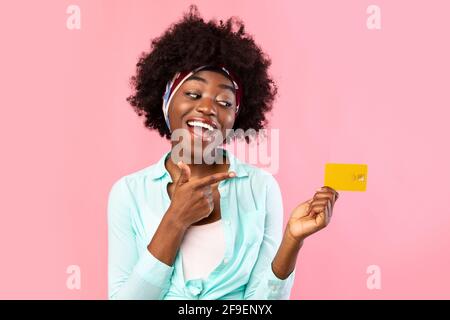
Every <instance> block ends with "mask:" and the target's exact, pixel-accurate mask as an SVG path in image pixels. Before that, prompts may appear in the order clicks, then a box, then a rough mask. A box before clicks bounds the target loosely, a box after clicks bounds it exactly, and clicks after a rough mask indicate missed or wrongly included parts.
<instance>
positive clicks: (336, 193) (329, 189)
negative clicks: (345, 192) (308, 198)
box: [316, 186, 339, 200]
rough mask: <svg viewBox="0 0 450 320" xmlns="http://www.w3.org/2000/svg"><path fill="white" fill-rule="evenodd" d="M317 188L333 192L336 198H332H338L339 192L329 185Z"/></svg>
mask: <svg viewBox="0 0 450 320" xmlns="http://www.w3.org/2000/svg"><path fill="white" fill-rule="evenodd" d="M319 190H321V191H328V192H331V193H333V194H334V196H335V197H336V199H334V200H337V199H338V198H339V192H337V191H336V190H334V189H333V188H332V187H329V186H323V187H322V188H319V189H317V190H316V191H319Z"/></svg>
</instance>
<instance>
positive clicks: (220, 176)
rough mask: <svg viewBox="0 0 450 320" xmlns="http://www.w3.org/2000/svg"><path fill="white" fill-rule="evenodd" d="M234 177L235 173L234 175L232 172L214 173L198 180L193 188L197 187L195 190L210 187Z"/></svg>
mask: <svg viewBox="0 0 450 320" xmlns="http://www.w3.org/2000/svg"><path fill="white" fill-rule="evenodd" d="M234 176H236V173H234V172H220V173H215V174H212V175H210V176H207V177H204V178H201V179H199V180H198V181H197V182H196V183H195V187H197V188H201V187H205V186H207V185H212V184H214V183H217V182H220V181H223V180H226V179H229V178H233V177H234Z"/></svg>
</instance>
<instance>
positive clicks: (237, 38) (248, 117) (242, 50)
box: [126, 5, 277, 143]
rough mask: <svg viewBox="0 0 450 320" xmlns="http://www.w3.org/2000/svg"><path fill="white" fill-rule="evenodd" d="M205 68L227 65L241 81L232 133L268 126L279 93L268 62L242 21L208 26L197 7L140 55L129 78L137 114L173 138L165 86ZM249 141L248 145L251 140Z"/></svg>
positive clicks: (164, 135)
mask: <svg viewBox="0 0 450 320" xmlns="http://www.w3.org/2000/svg"><path fill="white" fill-rule="evenodd" d="M202 65H224V66H226V67H227V69H229V70H231V71H232V72H233V73H234V74H235V75H236V76H237V77H238V79H239V80H240V82H241V85H242V87H243V96H242V101H241V104H240V110H239V113H238V115H237V117H236V120H235V123H234V126H233V129H235V130H236V129H242V130H243V131H247V130H248V129H254V130H256V131H258V130H260V129H263V128H264V127H265V126H266V125H267V120H266V117H265V114H266V112H268V111H271V110H272V106H273V102H274V100H275V96H276V95H277V86H276V84H275V82H274V81H273V79H272V78H271V77H270V76H269V74H268V68H269V66H270V65H271V60H270V58H268V57H267V55H266V54H265V53H264V52H263V51H262V50H261V48H260V47H259V46H258V45H257V44H256V43H255V41H254V40H253V38H252V36H250V35H249V34H248V33H246V32H245V27H244V23H243V22H242V21H241V20H240V19H238V18H236V17H231V18H229V19H228V20H227V21H226V22H225V23H224V22H223V21H222V20H220V21H219V23H217V21H216V20H215V19H213V20H210V21H209V22H205V21H204V20H203V18H202V17H201V16H200V14H199V12H198V8H197V7H196V6H195V5H191V6H190V8H189V11H188V12H187V13H185V14H184V15H183V18H182V19H181V20H180V21H178V22H177V23H174V24H172V25H171V26H170V27H169V28H168V29H167V30H166V31H165V32H164V34H163V35H162V36H160V37H158V38H155V39H153V40H152V41H151V50H150V52H148V53H147V52H144V53H142V55H141V56H140V58H139V61H138V63H137V64H136V75H134V76H132V77H131V80H130V85H131V86H132V88H133V89H134V90H133V94H132V95H130V96H129V97H128V98H127V99H126V100H127V101H128V102H129V103H130V105H131V106H132V107H133V108H134V110H135V111H136V113H137V114H138V115H139V116H142V115H145V118H146V120H145V126H146V127H147V128H149V129H156V130H158V131H159V134H160V135H161V137H166V138H167V139H170V131H169V129H168V128H167V126H166V123H165V121H164V115H163V112H162V96H163V93H164V90H165V86H166V84H167V82H168V81H169V80H170V79H172V77H173V75H174V74H175V73H176V72H178V71H184V70H193V69H194V68H196V67H199V66H202ZM245 140H246V142H247V143H248V142H249V139H248V137H245Z"/></svg>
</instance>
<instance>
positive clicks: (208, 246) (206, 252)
mask: <svg viewBox="0 0 450 320" xmlns="http://www.w3.org/2000/svg"><path fill="white" fill-rule="evenodd" d="M180 250H181V253H182V258H183V272H184V278H185V280H186V281H187V280H190V279H199V278H203V279H206V278H207V277H208V276H209V274H210V273H211V272H212V271H213V270H214V269H215V268H216V267H217V266H218V265H219V264H220V263H221V262H222V260H223V257H224V255H225V236H224V232H223V226H222V219H220V220H217V221H215V222H212V223H208V224H203V225H199V226H190V227H189V228H188V229H187V231H186V233H185V235H184V239H183V242H182V243H181V245H180Z"/></svg>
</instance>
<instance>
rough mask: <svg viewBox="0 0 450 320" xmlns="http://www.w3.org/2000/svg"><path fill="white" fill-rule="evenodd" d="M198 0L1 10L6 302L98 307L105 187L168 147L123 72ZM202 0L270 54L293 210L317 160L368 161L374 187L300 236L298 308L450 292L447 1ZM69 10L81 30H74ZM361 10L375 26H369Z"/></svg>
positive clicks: (283, 173) (28, 4) (310, 188)
mask: <svg viewBox="0 0 450 320" xmlns="http://www.w3.org/2000/svg"><path fill="white" fill-rule="evenodd" d="M191 2H193V1H192V0H191V1H128V0H127V1H124V0H123V1H113V0H102V1H100V0H97V1H93V0H89V1H87V0H83V1H81V0H77V1H62V0H52V1H51V0H47V1H8V2H7V3H6V2H5V3H3V4H2V8H1V10H0V35H1V37H0V39H1V41H2V44H1V52H0V55H1V59H0V70H1V73H0V74H1V75H0V81H1V82H0V84H1V117H0V122H1V123H0V130H1V131H0V132H1V135H0V139H1V149H2V153H1V154H2V155H1V160H0V161H1V167H0V168H1V169H0V170H1V182H0V185H1V187H0V188H1V189H0V192H1V195H2V201H1V202H0V212H1V223H0V252H1V264H0V298H3V299H14V298H24V299H31V298H38V299H48V298H55V299H78V298H81V299H106V298H107V225H106V203H107V195H108V192H109V189H110V187H111V185H112V183H113V182H114V181H116V180H117V179H118V178H119V177H121V176H122V175H125V174H127V173H131V172H134V171H136V170H138V169H140V168H143V167H145V166H148V165H150V164H152V163H154V162H155V161H156V160H157V159H159V157H160V156H161V154H162V152H164V151H166V150H168V147H169V145H168V143H167V142H166V141H165V140H163V139H161V138H160V137H159V135H158V134H157V133H156V132H151V131H148V130H146V129H145V128H144V127H143V124H142V122H143V119H142V118H141V119H140V118H138V117H137V115H135V114H134V113H133V110H132V108H131V107H129V106H128V105H127V103H126V101H125V98H126V96H127V95H128V94H129V93H130V88H129V87H128V79H129V77H130V76H131V75H132V74H133V72H134V66H135V63H136V61H137V58H138V56H139V54H140V53H141V52H142V51H146V50H148V48H149V43H150V39H151V38H153V37H156V36H159V35H160V33H161V32H162V31H163V30H165V29H166V27H167V26H168V25H169V24H170V23H172V22H174V21H176V20H177V19H178V18H180V17H181V14H182V12H184V11H186V9H187V8H188V5H189V4H190V3H191ZM195 3H196V4H198V6H199V9H200V11H201V13H202V15H203V16H204V17H205V18H206V19H209V18H211V17H219V18H227V17H229V16H230V15H238V16H240V17H241V18H242V19H243V20H244V21H245V23H246V26H247V30H248V31H249V32H250V33H251V34H253V35H254V36H255V39H256V41H257V42H258V43H259V44H260V45H261V46H262V47H263V48H264V50H265V51H266V52H267V53H268V54H269V55H270V56H271V58H272V60H273V68H272V69H271V70H272V74H273V76H274V77H275V79H276V80H277V81H278V84H279V87H280V96H279V98H278V100H277V102H276V106H275V109H274V112H273V116H272V117H271V120H272V121H271V127H273V128H280V130H281V133H280V135H281V148H280V152H281V155H280V160H281V164H280V165H281V167H280V170H279V172H278V173H277V174H276V178H277V180H278V181H279V183H280V186H281V189H282V191H283V198H284V205H285V209H286V212H285V218H287V217H288V215H289V213H290V211H291V210H292V209H293V208H294V207H295V206H296V205H297V204H298V203H300V202H303V201H305V200H306V199H308V197H310V196H311V195H313V193H314V190H315V189H316V188H317V187H320V186H321V185H322V183H323V170H324V164H325V163H327V162H338V163H363V164H367V165H368V167H369V176H368V181H369V183H368V186H367V191H366V192H353V193H352V192H341V198H340V199H339V201H338V203H337V204H336V206H335V210H334V216H333V221H332V223H331V224H330V226H329V227H328V228H327V229H325V230H323V231H322V232H320V233H319V234H316V235H314V236H312V237H311V238H310V239H308V240H307V241H306V242H305V246H304V247H303V249H302V251H301V253H300V256H299V259H298V263H297V277H296V282H295V287H294V289H293V291H292V295H291V298H292V299H318V298H323V299H335V298H339V299H348V298H356V299H394V298H413V299H415V298H447V299H448V298H450V289H449V288H450V271H449V270H450V255H449V244H450V237H449V231H448V230H449V227H450V214H449V213H450V210H449V209H448V205H449V203H448V199H449V180H450V170H449V166H448V164H449V163H450V152H449V148H448V138H449V136H450V135H449V133H450V132H449V124H448V119H449V118H450V112H449V108H450V97H449V87H448V86H449V81H450V78H449V74H450V62H449V61H450V60H449V59H448V57H450V46H449V42H448V35H449V31H450V22H449V16H448V14H449V11H450V3H449V2H448V1H444V0H443V1H386V0H384V1H381V0H378V1H376V2H374V1H356V0H355V1H294V0H292V1H276V2H275V1H259V0H258V1H244V0H236V1H235V0H229V1H226V2H224V1H216V2H214V3H212V2H211V1H206V0H205V1H196V2H195ZM70 4H76V5H78V6H80V8H81V30H68V29H67V28H66V19H67V17H68V14H66V9H67V7H68V5H70ZM371 4H376V5H378V6H380V8H381V30H369V29H368V28H367V27H366V19H367V17H368V14H367V13H366V8H367V7H368V6H369V5H371ZM69 265H79V266H80V268H81V289H80V290H69V289H68V288H67V287H66V279H67V277H68V274H67V273H66V268H67V267H68V266H69ZM369 265H378V266H379V267H380V268H381V283H382V288H381V290H369V289H368V288H367V286H366V280H367V277H368V276H369V275H368V274H367V273H366V269H367V267H368V266H369Z"/></svg>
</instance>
